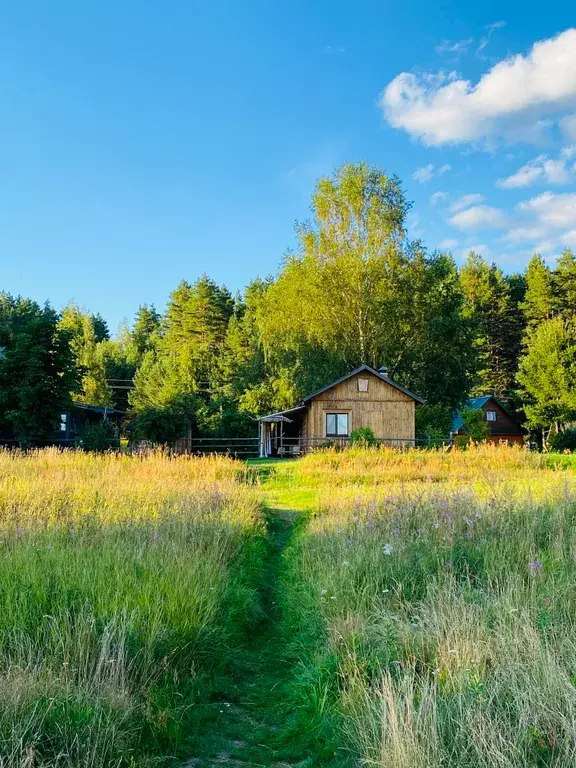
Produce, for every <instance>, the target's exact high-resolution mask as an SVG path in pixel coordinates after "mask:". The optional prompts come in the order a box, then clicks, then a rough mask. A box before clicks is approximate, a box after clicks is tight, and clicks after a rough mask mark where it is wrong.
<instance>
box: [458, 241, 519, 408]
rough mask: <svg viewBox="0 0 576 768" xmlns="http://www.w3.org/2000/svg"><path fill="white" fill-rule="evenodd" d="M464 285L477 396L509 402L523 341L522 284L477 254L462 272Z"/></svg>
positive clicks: (472, 255) (470, 258)
mask: <svg viewBox="0 0 576 768" xmlns="http://www.w3.org/2000/svg"><path fill="white" fill-rule="evenodd" d="M460 281H461V284H462V290H463V293H464V302H465V303H464V306H465V310H464V311H465V314H466V316H467V317H468V318H469V319H470V321H471V323H472V325H473V329H474V349H475V351H476V371H477V383H476V385H475V387H474V389H473V393H475V394H485V393H490V394H493V395H495V396H496V397H499V398H503V399H508V398H510V397H511V393H512V390H513V386H514V379H515V375H516V371H517V364H518V354H519V350H520V345H521V338H522V318H521V315H520V313H519V311H518V304H517V303H516V301H517V299H518V297H519V295H520V294H521V293H522V291H521V285H520V281H519V280H518V278H515V279H514V280H513V281H512V280H510V279H506V277H505V276H504V275H503V273H502V272H501V270H500V269H499V268H498V267H497V266H496V265H495V264H492V265H491V266H489V265H488V264H487V263H486V262H485V261H484V259H483V258H482V257H481V256H479V255H478V254H476V253H474V252H471V253H470V254H469V256H468V260H467V261H466V263H465V265H464V266H463V267H462V269H461V271H460ZM513 289H514V291H515V293H516V296H515V300H513V298H512V290H513Z"/></svg>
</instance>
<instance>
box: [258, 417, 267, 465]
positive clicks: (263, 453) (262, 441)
mask: <svg viewBox="0 0 576 768" xmlns="http://www.w3.org/2000/svg"><path fill="white" fill-rule="evenodd" d="M258 437H259V438H260V440H259V448H260V450H259V454H260V458H261V459H264V458H265V457H266V438H265V436H264V422H263V421H260V422H258Z"/></svg>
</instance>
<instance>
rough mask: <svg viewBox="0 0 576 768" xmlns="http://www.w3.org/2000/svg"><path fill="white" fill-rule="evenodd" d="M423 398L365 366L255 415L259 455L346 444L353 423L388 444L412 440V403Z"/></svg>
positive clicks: (383, 373)
mask: <svg viewBox="0 0 576 768" xmlns="http://www.w3.org/2000/svg"><path fill="white" fill-rule="evenodd" d="M423 402H424V401H423V400H422V399H421V398H420V397H418V395H414V394H413V393H412V392H408V390H406V389H404V388H403V387H401V386H400V385H399V384H396V382H394V381H392V379H390V378H389V376H388V374H387V372H386V369H385V368H380V370H378V371H376V370H374V369H373V368H370V367H369V366H368V365H362V366H360V368H356V370H354V371H352V372H351V373H349V374H347V375H346V376H343V377H342V378H340V379H337V381H333V382H332V383H331V384H327V385H326V386H325V387H322V388H321V389H319V390H317V391H316V392H312V394H310V395H308V396H307V397H305V398H304V399H303V400H302V401H301V402H300V403H298V405H296V406H294V407H293V408H289V409H287V410H285V411H279V412H278V413H271V414H269V415H267V416H262V417H260V418H259V419H258V422H259V437H260V444H259V448H260V456H262V457H264V456H282V455H298V454H300V453H304V452H306V451H307V450H310V449H311V448H314V447H318V446H320V445H322V444H323V443H327V442H334V443H346V442H348V441H349V439H350V435H351V434H352V432H353V431H354V430H355V429H358V428H359V427H369V428H370V429H371V430H372V432H373V433H374V436H375V437H376V438H377V439H379V440H382V441H384V442H389V443H390V444H391V445H398V446H405V445H413V444H414V442H415V420H414V411H415V407H416V406H417V405H419V404H421V403H423Z"/></svg>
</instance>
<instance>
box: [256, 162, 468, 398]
mask: <svg viewBox="0 0 576 768" xmlns="http://www.w3.org/2000/svg"><path fill="white" fill-rule="evenodd" d="M409 207H410V206H409V204H408V203H407V201H406V199H405V197H404V193H403V191H402V188H401V185H400V182H399V180H398V179H397V178H396V177H388V176H387V175H386V174H385V173H383V172H382V171H381V170H380V169H378V168H375V167H374V168H373V167H370V166H368V165H366V164H365V163H362V164H360V165H344V166H342V167H341V168H339V169H337V170H336V172H335V173H334V175H333V177H331V178H324V179H321V180H320V181H319V182H318V184H317V187H316V191H315V193H314V196H313V213H314V219H313V221H312V223H309V224H303V225H300V226H298V227H297V235H298V238H299V242H300V245H299V250H298V253H296V254H290V255H289V256H288V257H287V258H286V260H285V262H284V265H283V268H282V270H281V272H280V275H279V276H278V278H277V280H276V281H275V282H274V283H273V284H272V285H271V286H270V287H269V289H268V291H267V292H266V296H265V301H264V302H263V305H262V308H261V311H260V313H259V314H258V326H259V331H260V334H261V337H262V342H263V346H264V351H265V353H266V356H267V358H268V359H270V360H273V361H274V363H275V365H276V366H278V367H280V368H283V369H285V370H286V371H287V374H288V377H289V379H290V381H292V382H295V384H296V389H297V393H298V395H299V396H302V395H304V394H306V393H308V392H310V391H313V390H314V389H316V388H317V387H320V386H322V385H323V384H325V383H326V382H328V381H330V380H332V379H335V378H336V377H338V376H341V375H343V374H345V373H347V372H348V371H350V370H351V369H352V368H354V367H356V366H358V365H360V364H362V363H368V364H370V365H372V366H373V367H376V368H378V367H379V366H380V365H382V364H383V363H386V364H387V366H388V368H389V370H390V373H391V375H392V376H393V377H394V378H395V379H397V380H398V381H399V382H400V383H402V384H404V385H405V386H407V387H409V388H410V389H412V390H414V391H416V392H418V393H419V394H421V395H423V396H424V397H427V398H429V399H431V401H433V402H445V403H447V404H452V403H453V402H457V401H458V400H459V399H462V397H463V396H464V395H465V394H466V391H467V387H468V371H469V369H470V367H471V352H470V347H471V345H470V338H469V330H468V324H467V322H466V320H465V319H464V318H463V316H462V312H461V308H462V297H461V292H460V287H459V282H458V273H457V270H456V267H455V264H454V262H453V260H452V258H451V257H450V256H447V255H444V254H433V255H428V254H426V252H425V251H424V249H423V248H422V246H421V245H420V244H419V243H412V244H410V243H408V241H407V240H406V237H405V231H404V225H405V216H406V212H407V211H408V209H409ZM439 371H441V372H442V375H439ZM276 405H277V407H279V406H280V404H279V403H278V402H276Z"/></svg>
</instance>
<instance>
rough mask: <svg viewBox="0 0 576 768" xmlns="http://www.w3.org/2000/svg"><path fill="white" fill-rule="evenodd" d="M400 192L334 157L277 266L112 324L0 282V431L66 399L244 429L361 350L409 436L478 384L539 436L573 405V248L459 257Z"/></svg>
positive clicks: (130, 415)
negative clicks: (398, 393)
mask: <svg viewBox="0 0 576 768" xmlns="http://www.w3.org/2000/svg"><path fill="white" fill-rule="evenodd" d="M410 207H411V204H410V203H409V202H408V201H407V199H406V197H405V194H404V191H403V189H402V185H401V183H400V181H399V179H398V178H397V177H395V176H388V175H387V174H385V173H384V172H383V171H381V170H380V169H379V168H377V167H371V166H369V165H367V164H366V163H361V164H358V165H349V164H347V165H344V166H342V167H341V168H339V169H337V170H336V171H335V173H334V174H333V175H332V176H330V177H327V178H322V179H320V180H319V182H318V183H317V185H316V189H315V191H314V194H313V197H312V206H311V218H310V220H309V221H306V222H304V223H301V224H299V225H297V230H296V234H297V242H298V246H297V248H296V250H295V251H294V252H289V253H288V254H286V256H285V257H284V260H283V262H282V264H281V267H280V269H279V272H278V274H277V276H275V277H267V278H264V279H262V278H256V279H255V280H253V281H252V282H251V283H250V284H249V285H248V286H247V288H246V289H245V291H244V292H243V293H242V294H237V295H235V296H233V295H232V294H231V292H230V291H229V290H228V289H227V288H226V287H225V286H220V285H217V284H216V283H215V282H214V281H213V280H212V279H211V278H210V277H208V276H207V275H206V274H204V275H202V276H201V277H200V278H199V279H198V280H196V282H194V283H190V282H188V281H185V280H183V281H182V282H181V283H180V284H179V285H178V286H177V287H176V289H175V290H174V291H173V292H172V293H171V295H170V297H169V299H168V302H167V306H166V310H165V311H164V312H163V313H162V314H160V313H159V312H157V311H156V309H155V308H154V307H153V306H151V305H146V304H144V305H142V306H141V307H140V308H139V310H138V312H137V314H136V317H135V320H134V322H133V324H132V326H131V327H127V326H124V327H121V328H120V330H119V332H118V334H117V336H116V337H115V338H111V335H110V332H109V329H108V327H107V324H106V322H105V320H104V319H103V318H102V317H101V315H99V314H92V313H90V312H88V311H86V310H84V309H83V308H81V307H78V306H76V305H75V304H70V305H69V306H67V307H65V308H64V309H63V310H62V311H61V312H59V313H58V312H56V311H55V310H54V309H53V308H52V307H50V306H49V305H46V306H43V307H42V306H40V305H38V304H37V303H36V302H33V301H30V300H28V299H23V298H21V297H13V296H10V295H8V294H1V295H0V430H1V431H2V434H6V433H8V432H9V433H11V434H13V435H14V437H15V438H16V439H18V440H19V441H20V442H22V443H27V442H31V441H34V440H39V439H46V438H47V437H48V436H49V434H50V433H51V431H53V430H54V429H55V428H56V427H57V423H58V420H59V418H60V412H61V411H62V410H63V409H65V408H66V407H68V406H69V405H70V402H71V400H72V399H74V400H77V401H82V402H86V403H90V404H92V405H106V406H112V407H115V408H118V409H119V410H122V411H125V412H126V414H127V421H126V423H127V425H129V428H130V430H131V431H132V433H133V434H134V435H137V436H140V437H143V438H147V439H150V440H154V441H159V442H172V441H174V440H175V439H177V438H178V437H181V436H182V435H184V434H186V433H187V432H188V430H189V429H191V430H192V432H193V434H195V435H198V436H207V435H211V436H221V437H234V436H246V435H248V434H253V433H254V431H255V421H254V418H255V417H256V416H258V415H261V414H263V413H267V412H271V411H276V410H281V409H283V408H287V407H290V406H291V405H294V404H295V403H297V402H298V401H299V400H300V399H301V398H302V397H303V396H304V395H306V394H307V393H309V392H311V391H313V390H315V389H317V388H319V387H321V386H323V385H325V384H326V383H328V382H330V381H331V380H334V379H336V378H338V377H339V376H342V375H344V374H345V373H347V372H348V371H350V370H351V369H353V368H355V367H357V366H358V365H360V364H362V363H367V364H369V365H371V366H373V367H375V368H378V367H379V366H381V365H386V367H387V368H388V370H389V374H390V376H391V377H392V378H394V379H395V380H396V381H397V382H398V383H400V384H402V385H403V386H405V387H406V388H408V389H410V390H412V391H414V392H416V393H418V394H419V395H420V396H422V397H423V398H425V400H426V402H427V404H426V406H424V407H422V408H419V409H418V410H417V413H418V430H419V432H420V434H421V435H426V434H432V433H434V432H435V433H439V432H442V433H444V434H447V433H448V432H449V430H450V422H451V413H452V412H453V410H454V409H456V408H460V407H461V406H462V405H463V404H464V402H465V400H466V399H467V398H468V397H470V396H474V395H479V394H488V393H490V394H494V395H496V396H497V397H498V398H500V399H501V400H503V401H504V402H505V403H506V404H507V405H508V407H509V408H511V409H514V410H516V411H518V412H519V413H520V414H521V415H522V417H523V418H524V419H525V422H526V425H527V427H528V428H529V429H532V430H538V431H539V432H541V433H542V434H543V435H544V438H546V437H547V436H548V435H549V434H550V432H551V431H553V432H560V431H562V430H563V429H565V427H566V425H569V424H570V423H571V422H572V421H574V420H576V316H575V315H576V258H575V256H574V254H573V253H572V251H570V250H569V249H567V250H565V251H564V253H563V254H562V255H561V256H560V257H559V258H558V259H557V261H556V264H555V265H554V266H553V267H550V266H548V265H547V264H546V262H545V261H544V259H543V258H542V257H541V256H540V255H538V254H536V255H534V257H533V258H532V259H531V261H530V263H529V264H528V267H527V268H526V270H525V271H524V272H523V273H515V274H511V275H506V274H504V273H503V272H502V270H501V269H500V267H498V266H497V265H496V264H489V263H487V262H486V261H485V260H484V259H483V258H482V257H481V256H480V255H479V254H477V253H473V252H472V253H470V254H469V256H468V258H467V260H466V262H465V263H464V265H463V266H462V267H460V268H459V267H458V266H457V264H456V262H455V261H454V258H453V257H452V255H451V254H450V253H446V252H442V251H432V252H430V251H428V250H427V249H426V247H425V246H424V244H423V243H422V242H421V241H419V240H410V239H409V238H408V236H407V233H406V216H407V214H408V212H409V210H410ZM131 382H133V388H130V387H132V384H131ZM383 437H385V436H383Z"/></svg>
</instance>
